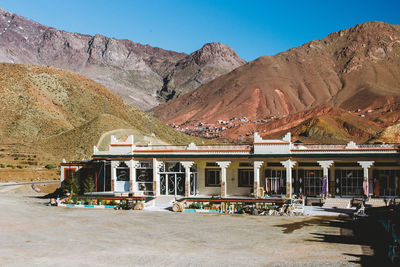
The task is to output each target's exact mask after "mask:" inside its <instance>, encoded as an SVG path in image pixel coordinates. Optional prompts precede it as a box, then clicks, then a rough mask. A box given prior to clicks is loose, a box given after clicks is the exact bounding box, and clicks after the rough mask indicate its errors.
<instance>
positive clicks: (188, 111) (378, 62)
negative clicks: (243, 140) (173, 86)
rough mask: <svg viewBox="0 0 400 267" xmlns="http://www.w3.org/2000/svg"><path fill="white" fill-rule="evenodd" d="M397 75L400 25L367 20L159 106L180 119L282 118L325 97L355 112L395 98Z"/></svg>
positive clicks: (170, 118) (159, 111)
mask: <svg viewBox="0 0 400 267" xmlns="http://www.w3.org/2000/svg"><path fill="white" fill-rule="evenodd" d="M398 77H400V26H399V25H394V26H393V25H390V24H387V23H384V22H367V23H363V24H359V25H356V26H354V27H352V28H350V29H345V30H341V31H338V32H336V33H331V34H330V35H328V36H327V37H325V38H323V39H320V40H318V39H315V40H312V41H310V42H308V43H305V44H303V45H301V46H299V47H295V48H292V49H289V50H287V51H284V52H281V53H279V54H276V55H274V56H263V57H260V58H257V59H256V60H254V61H251V62H248V63H247V64H245V65H243V66H241V67H238V68H236V69H234V70H233V71H231V72H230V73H228V74H225V75H222V76H220V77H218V78H216V79H214V80H212V81H210V82H209V83H207V84H205V85H203V86H201V87H199V88H197V89H195V90H194V91H192V92H190V93H187V94H185V95H183V96H181V97H180V98H178V99H174V100H172V101H170V102H168V103H166V104H164V105H161V106H158V107H156V108H155V109H154V110H155V114H156V116H157V117H158V118H160V119H161V120H162V121H164V122H166V123H174V124H175V125H178V126H182V127H188V126H189V127H190V126H191V127H194V126H195V125H196V124H198V123H200V122H205V123H214V124H215V123H216V122H217V121H219V120H225V121H226V120H229V119H230V118H233V117H236V118H243V117H246V118H248V119H249V120H253V121H254V120H260V119H265V118H269V117H276V118H284V117H285V116H288V115H290V114H293V113H296V112H302V111H306V110H311V109H314V108H316V107H318V106H321V105H328V106H332V107H336V108H341V109H344V110H345V111H348V112H353V113H354V112H356V111H357V110H358V109H360V110H361V111H367V110H374V109H380V108H381V107H383V106H384V105H386V104H393V103H397V102H398V101H399V100H400V79H399V78H398ZM360 116H361V114H360ZM385 126H387V125H385Z"/></svg>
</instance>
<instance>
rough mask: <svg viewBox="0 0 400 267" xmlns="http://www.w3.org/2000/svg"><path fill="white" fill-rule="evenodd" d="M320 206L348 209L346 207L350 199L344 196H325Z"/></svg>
mask: <svg viewBox="0 0 400 267" xmlns="http://www.w3.org/2000/svg"><path fill="white" fill-rule="evenodd" d="M322 207H324V208H337V209H348V208H350V199H346V198H327V199H326V200H325V203H324V205H323V206H322Z"/></svg>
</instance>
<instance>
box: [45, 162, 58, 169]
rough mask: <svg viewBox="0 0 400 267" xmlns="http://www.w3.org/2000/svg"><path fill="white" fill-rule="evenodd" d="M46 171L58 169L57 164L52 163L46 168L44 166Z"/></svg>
mask: <svg viewBox="0 0 400 267" xmlns="http://www.w3.org/2000/svg"><path fill="white" fill-rule="evenodd" d="M44 167H45V168H46V169H48V170H51V169H54V168H56V167H57V165H56V164H52V163H50V164H47V165H46V166H44Z"/></svg>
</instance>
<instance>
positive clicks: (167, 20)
mask: <svg viewBox="0 0 400 267" xmlns="http://www.w3.org/2000/svg"><path fill="white" fill-rule="evenodd" d="M0 7H2V8H3V9H5V10H7V11H9V12H13V13H17V14H19V15H21V16H24V17H27V18H30V19H33V20H36V21H38V22H39V23H42V24H45V25H48V26H52V27H55V28H58V29H62V30H66V31H71V32H79V33H85V34H90V35H94V34H103V35H106V36H109V37H115V38H119V39H129V40H132V41H134V42H139V43H142V44H149V45H152V46H158V47H161V48H164V49H170V50H174V51H178V52H185V53H191V52H193V51H195V50H197V49H199V48H201V47H202V46H203V44H205V43H207V42H221V43H225V44H227V45H229V46H231V47H232V48H233V49H235V51H236V52H237V53H238V54H239V56H241V57H242V58H243V59H245V60H247V61H250V60H253V59H256V58H257V57H259V56H268V55H274V54H276V53H279V52H282V51H285V50H287V49H289V48H291V47H295V46H299V45H302V44H303V43H306V42H308V41H311V40H312V39H320V38H324V37H325V36H326V35H328V34H329V33H331V32H334V31H338V30H341V29H344V28H349V27H352V26H354V25H356V24H358V23H362V22H366V21H371V20H377V21H385V22H388V23H392V24H400V1H399V0H391V1H389V0H380V1H377V0H376V1H370V0H363V1H361V0H360V1H351V0H347V1H342V0H337V1H336V0H334V1H323V0H321V1H316V0H315V1H300V0H297V1H295V0H294V1H267V0H265V1H235V0H230V1H226V0H214V1H211V0H198V1H190V0H186V1H183V0H181V1H179V0H164V1H162V0H159V1H155V0H140V1H139V0H130V1H129V0H125V1H124V0H64V1H62V0H0Z"/></svg>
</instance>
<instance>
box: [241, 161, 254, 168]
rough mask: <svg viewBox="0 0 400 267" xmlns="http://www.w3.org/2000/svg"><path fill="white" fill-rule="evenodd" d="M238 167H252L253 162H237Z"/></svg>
mask: <svg viewBox="0 0 400 267" xmlns="http://www.w3.org/2000/svg"><path fill="white" fill-rule="evenodd" d="M239 167H253V162H239Z"/></svg>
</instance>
